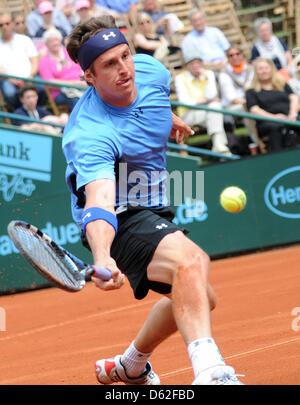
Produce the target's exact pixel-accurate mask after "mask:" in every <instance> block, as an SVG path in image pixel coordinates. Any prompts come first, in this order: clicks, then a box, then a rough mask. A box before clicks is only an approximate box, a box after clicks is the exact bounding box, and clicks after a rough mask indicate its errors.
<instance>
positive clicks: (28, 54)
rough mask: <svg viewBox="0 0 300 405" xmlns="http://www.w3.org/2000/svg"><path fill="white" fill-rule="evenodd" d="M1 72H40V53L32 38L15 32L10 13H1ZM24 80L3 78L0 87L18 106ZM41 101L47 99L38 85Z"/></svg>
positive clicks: (28, 75)
mask: <svg viewBox="0 0 300 405" xmlns="http://www.w3.org/2000/svg"><path fill="white" fill-rule="evenodd" d="M0 29H1V31H2V37H1V38H0V73H5V74H8V75H13V76H20V77H24V78H33V77H35V76H36V75H37V73H38V53H37V50H36V48H35V46H34V44H33V42H32V40H31V39H30V38H29V37H28V36H26V35H22V34H17V33H15V32H14V23H13V21H12V17H11V15H10V14H9V13H2V14H0ZM23 84H24V81H23V80H21V79H1V77H0V88H1V91H2V93H3V96H4V98H5V101H6V102H7V103H8V104H9V105H10V106H12V107H13V108H17V107H18V106H19V105H20V101H19V98H18V92H19V89H20V87H21V86H23ZM36 87H37V89H38V92H39V96H40V101H41V102H44V101H45V93H44V89H43V86H41V85H37V86H36Z"/></svg>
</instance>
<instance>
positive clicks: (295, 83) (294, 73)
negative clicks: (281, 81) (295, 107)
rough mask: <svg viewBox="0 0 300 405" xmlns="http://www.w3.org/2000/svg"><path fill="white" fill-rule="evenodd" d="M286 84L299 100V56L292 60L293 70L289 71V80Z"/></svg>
mask: <svg viewBox="0 0 300 405" xmlns="http://www.w3.org/2000/svg"><path fill="white" fill-rule="evenodd" d="M288 84H289V85H290V86H291V88H292V90H293V92H294V93H295V94H297V96H298V98H299V100H300V54H299V55H297V56H295V57H294V59H293V69H292V70H291V79H290V81H289V82H288Z"/></svg>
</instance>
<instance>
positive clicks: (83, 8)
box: [75, 0, 91, 25]
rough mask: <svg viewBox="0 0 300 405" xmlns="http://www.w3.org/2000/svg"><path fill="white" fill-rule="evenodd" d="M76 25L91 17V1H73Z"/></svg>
mask: <svg viewBox="0 0 300 405" xmlns="http://www.w3.org/2000/svg"><path fill="white" fill-rule="evenodd" d="M75 11H76V17H75V21H76V25H77V24H79V23H81V22H83V21H86V20H88V19H89V18H91V3H90V2H89V0H77V1H76V3H75Z"/></svg>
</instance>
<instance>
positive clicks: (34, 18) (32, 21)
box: [26, 0, 72, 38]
mask: <svg viewBox="0 0 300 405" xmlns="http://www.w3.org/2000/svg"><path fill="white" fill-rule="evenodd" d="M42 1H44V0H33V3H34V4H35V9H34V10H32V11H31V13H29V14H28V15H27V17H26V24H27V28H28V32H29V35H30V36H31V37H32V38H36V37H37V35H36V33H37V31H38V30H39V29H40V28H42V27H43V24H44V21H43V18H42V16H41V14H40V12H39V9H38V6H39V4H40V3H41V2H42ZM52 24H53V25H54V26H55V27H59V28H62V29H63V30H65V31H66V32H67V35H69V33H70V32H71V30H72V25H71V23H70V21H69V20H68V19H67V17H66V16H65V15H64V13H62V12H61V11H60V10H58V9H57V8H56V7H54V8H53V12H52Z"/></svg>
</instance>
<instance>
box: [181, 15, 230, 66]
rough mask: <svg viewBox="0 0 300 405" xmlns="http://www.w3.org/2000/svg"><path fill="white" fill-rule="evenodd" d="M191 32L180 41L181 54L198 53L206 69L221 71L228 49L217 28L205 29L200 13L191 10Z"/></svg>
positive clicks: (203, 18) (203, 19) (227, 44)
mask: <svg viewBox="0 0 300 405" xmlns="http://www.w3.org/2000/svg"><path fill="white" fill-rule="evenodd" d="M189 19H190V21H191V24H192V26H193V30H192V31H190V32H189V33H188V34H187V35H185V37H184V39H183V41H182V45H181V48H182V53H183V55H188V54H189V53H190V52H195V51H196V52H198V56H199V58H201V59H202V61H203V62H204V66H205V67H206V68H208V69H215V70H218V69H221V68H223V67H224V66H225V64H226V55H225V52H226V51H227V49H228V48H229V47H230V44H229V42H228V40H227V39H226V37H225V35H224V34H223V32H222V31H221V30H220V29H219V28H217V27H207V26H206V21H205V16H204V14H203V12H202V11H200V10H198V9H193V10H192V11H191V12H190V14H189Z"/></svg>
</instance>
